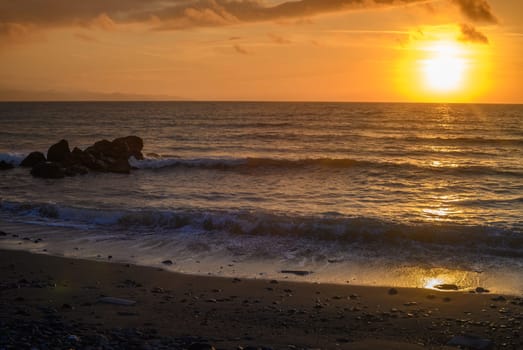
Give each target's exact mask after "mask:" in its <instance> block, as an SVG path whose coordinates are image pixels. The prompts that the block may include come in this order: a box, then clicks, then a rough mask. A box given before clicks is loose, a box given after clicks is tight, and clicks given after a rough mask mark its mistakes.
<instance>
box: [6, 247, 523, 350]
mask: <svg viewBox="0 0 523 350" xmlns="http://www.w3.org/2000/svg"><path fill="white" fill-rule="evenodd" d="M0 276H1V282H0V329H1V332H0V348H6V349H9V348H31V347H34V348H38V349H45V348H49V349H51V348H74V349H184V348H187V349H211V346H214V347H215V348H216V349H238V348H239V347H242V348H244V349H245V348H248V347H253V348H272V349H302V348H304V349H320V348H321V349H407V350H408V349H423V348H425V349H447V348H449V349H452V348H454V347H449V346H447V345H446V344H447V343H448V342H449V341H450V340H451V339H453V337H455V336H459V335H474V336H478V337H479V338H481V339H488V340H490V341H491V342H492V344H493V346H491V348H495V349H497V348H500V349H521V348H523V332H522V324H521V322H523V299H522V298H521V297H517V296H499V295H494V294H490V293H481V294H479V293H474V294H472V293H468V292H467V293H465V292H441V291H434V290H427V289H408V288H395V289H391V288H381V287H361V286H350V285H330V284H312V283H297V282H285V281H275V280H245V279H242V280H240V279H234V278H222V277H212V276H192V275H183V274H176V273H171V272H167V271H163V270H161V269H155V268H149V267H141V266H134V265H125V264H118V263H107V262H96V261H86V260H73V259H67V258H61V257H53V256H48V255H39V254H30V253H26V252H21V251H8V250H0ZM282 278H283V276H282ZM104 297H115V298H123V299H125V300H130V301H133V302H136V303H135V304H133V305H119V304H114V302H115V300H112V299H109V300H108V301H109V303H104V302H102V301H103V300H106V299H103V298H104ZM116 302H117V303H118V302H120V301H119V300H116ZM467 339H468V338H467ZM483 344H487V343H483ZM476 346H480V345H476ZM477 348H480V347H477ZM249 349H252V348H249Z"/></svg>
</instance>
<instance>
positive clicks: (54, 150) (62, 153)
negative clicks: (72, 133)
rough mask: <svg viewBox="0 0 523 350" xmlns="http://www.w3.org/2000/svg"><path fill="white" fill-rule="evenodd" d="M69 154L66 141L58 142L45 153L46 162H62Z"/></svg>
mask: <svg viewBox="0 0 523 350" xmlns="http://www.w3.org/2000/svg"><path fill="white" fill-rule="evenodd" d="M70 154H71V150H70V149H69V143H68V142H67V141H66V140H60V142H58V143H55V144H54V145H52V146H51V147H49V150H48V151H47V160H48V161H50V162H63V161H65V160H66V159H67V158H68V157H69V156H70Z"/></svg>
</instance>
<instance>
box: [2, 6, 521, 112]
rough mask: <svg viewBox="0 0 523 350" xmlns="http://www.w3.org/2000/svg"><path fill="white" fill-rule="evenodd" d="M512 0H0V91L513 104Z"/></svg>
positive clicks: (63, 96) (516, 80)
mask: <svg viewBox="0 0 523 350" xmlns="http://www.w3.org/2000/svg"><path fill="white" fill-rule="evenodd" d="M522 15H523V1H520V0H517V1H516V0H496V1H494V0H488V1H487V0H293V1H291V0H236V1H232V0H231V1H229V0H152V1H145V0H89V1H79V0H16V1H14V0H0V100H114V99H124V100H126V99H138V100H141V99H186V100H193V99H194V100H286V101H296V100H298V101H409V102H431V101H434V102H492V103H523V93H522V87H523V85H522V82H523V24H522V23H523V22H522V21H521V16H522Z"/></svg>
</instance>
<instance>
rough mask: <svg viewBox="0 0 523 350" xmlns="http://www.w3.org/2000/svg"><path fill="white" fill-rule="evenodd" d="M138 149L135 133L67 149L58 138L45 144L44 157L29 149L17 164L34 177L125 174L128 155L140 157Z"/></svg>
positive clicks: (56, 177)
mask: <svg viewBox="0 0 523 350" xmlns="http://www.w3.org/2000/svg"><path fill="white" fill-rule="evenodd" d="M142 149H143V140H142V139H141V138H140V137H138V136H126V137H120V138H117V139H114V140H113V141H108V140H101V141H98V142H96V143H95V144H93V145H92V146H89V147H87V148H86V149H85V150H83V151H82V150H81V149H79V148H78V147H75V148H73V150H72V151H71V150H70V148H69V143H68V142H67V141H66V140H61V141H59V142H58V143H56V144H54V145H52V146H51V147H49V150H48V151H47V157H46V156H45V155H44V154H43V153H41V152H32V153H30V154H29V155H28V156H27V157H26V158H25V159H24V160H23V161H22V162H21V163H20V166H22V167H30V168H31V174H32V175H33V176H35V177H42V178H48V179H60V178H63V177H65V176H75V175H84V174H87V173H88V172H89V171H98V172H110V173H119V174H129V173H130V172H131V165H130V164H129V158H130V157H131V156H132V157H134V158H136V159H143V155H142Z"/></svg>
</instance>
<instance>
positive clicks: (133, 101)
mask: <svg viewBox="0 0 523 350" xmlns="http://www.w3.org/2000/svg"><path fill="white" fill-rule="evenodd" d="M123 102H128V103H145V102H157V103H158V102H160V103H168V102H182V103H183V102H192V103H197V102H201V103H347V104H349V103H353V104H356V103H375V104H453V105H467V104H470V105H523V102H445V101H439V102H438V101H418V102H415V101H355V100H354V101H350V100H255V99H253V100H234V99H216V100H212V99H208V100H207V99H143V100H142V99H120V100H119V99H115V100H111V99H99V100H97V99H85V100H84V99H78V100H0V103H123Z"/></svg>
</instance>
